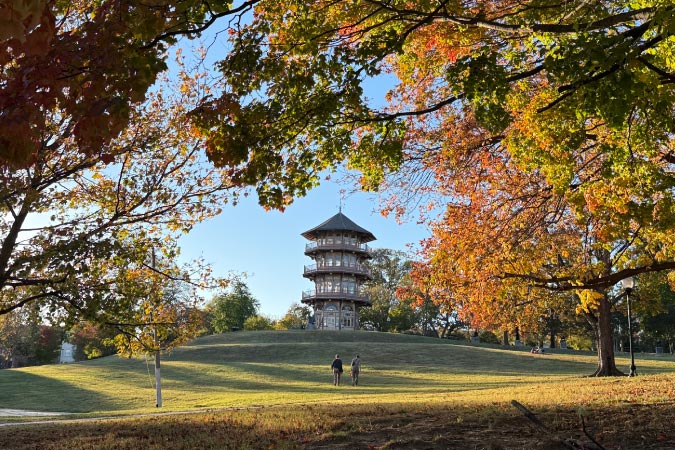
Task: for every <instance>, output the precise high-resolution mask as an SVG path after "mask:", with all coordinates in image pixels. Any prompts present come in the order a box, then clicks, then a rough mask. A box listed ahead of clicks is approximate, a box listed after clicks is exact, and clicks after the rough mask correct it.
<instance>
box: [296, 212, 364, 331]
mask: <svg viewBox="0 0 675 450" xmlns="http://www.w3.org/2000/svg"><path fill="white" fill-rule="evenodd" d="M302 236H303V237H304V238H306V239H308V240H310V241H311V242H309V243H308V244H307V245H306V246H305V255H307V256H309V257H310V258H312V260H313V261H314V264H311V265H309V266H305V270H304V274H303V276H304V277H305V278H307V279H309V280H310V281H312V282H313V283H314V289H313V290H311V291H306V292H303V293H302V303H305V304H307V305H310V306H311V307H312V309H313V310H314V317H313V319H314V320H313V322H312V319H310V323H309V328H317V329H320V330H342V329H348V330H358V329H359V309H361V308H362V307H364V306H370V298H369V297H368V296H367V295H366V294H364V292H363V286H364V284H365V282H366V281H368V280H371V279H372V276H371V275H370V270H369V269H368V268H367V267H366V266H365V264H364V263H365V261H366V260H368V259H369V258H371V253H370V248H369V247H368V245H367V243H368V242H370V241H374V240H375V236H374V235H373V233H371V232H370V231H368V230H366V229H364V228H361V227H360V226H358V225H357V224H355V223H354V222H353V221H352V220H351V219H349V218H348V217H347V216H345V215H344V214H342V211H340V212H339V213H337V214H336V215H334V216H333V217H331V218H330V219H328V220H326V221H325V222H323V223H322V224H321V225H318V226H316V227H314V228H312V229H311V230H307V231H305V232H304V233H302Z"/></svg>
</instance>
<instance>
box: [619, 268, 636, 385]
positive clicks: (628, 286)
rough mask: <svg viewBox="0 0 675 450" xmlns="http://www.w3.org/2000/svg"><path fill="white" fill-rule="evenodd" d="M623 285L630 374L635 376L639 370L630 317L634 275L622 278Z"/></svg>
mask: <svg viewBox="0 0 675 450" xmlns="http://www.w3.org/2000/svg"><path fill="white" fill-rule="evenodd" d="M621 285H622V286H623V290H624V291H625V292H626V305H627V306H628V350H629V351H630V373H629V374H628V376H629V377H634V376H636V375H637V370H636V368H635V356H634V355H633V324H632V321H631V318H630V293H631V292H632V291H633V287H634V286H635V280H634V279H633V277H628V278H624V279H623V280H621Z"/></svg>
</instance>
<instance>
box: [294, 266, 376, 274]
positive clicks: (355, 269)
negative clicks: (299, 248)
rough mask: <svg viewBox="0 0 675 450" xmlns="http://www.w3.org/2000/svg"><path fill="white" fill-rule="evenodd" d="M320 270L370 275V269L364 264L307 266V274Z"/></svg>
mask: <svg viewBox="0 0 675 450" xmlns="http://www.w3.org/2000/svg"><path fill="white" fill-rule="evenodd" d="M319 272H339V273H353V274H357V275H365V276H368V277H370V276H371V272H370V269H369V268H368V267H366V266H364V265H363V264H340V265H337V264H312V265H309V266H305V272H304V273H305V275H307V274H312V273H319Z"/></svg>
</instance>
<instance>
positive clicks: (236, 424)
mask: <svg viewBox="0 0 675 450" xmlns="http://www.w3.org/2000/svg"><path fill="white" fill-rule="evenodd" d="M336 353H339V354H340V355H342V357H343V360H344V361H345V362H348V361H349V360H350V359H351V358H352V357H353V355H354V354H356V353H359V354H361V357H362V360H363V363H362V364H363V365H362V374H361V385H359V386H351V385H350V384H349V377H348V376H347V374H346V373H345V375H344V378H343V386H340V387H336V386H333V385H332V373H331V370H330V363H331V361H332V358H333V356H334V355H335V354H336ZM636 363H637V366H638V372H639V374H640V376H639V377H636V378H628V377H621V378H587V377H586V375H588V374H590V373H592V372H593V370H594V369H595V366H596V356H595V355H594V354H592V353H588V352H574V351H553V352H551V353H549V354H545V355H533V354H530V353H529V352H528V349H525V348H514V347H510V348H502V347H500V346H488V345H480V346H476V345H470V344H467V343H461V342H452V341H442V340H438V339H431V338H421V337H416V336H404V335H393V334H385V333H366V332H334V333H331V332H328V333H326V332H257V333H256V332H250V333H247V332H241V333H231V334H226V335H217V336H208V337H205V338H201V339H199V340H196V341H195V342H193V343H192V344H191V345H189V346H186V347H183V348H181V349H178V350H175V351H174V352H173V353H171V354H169V355H162V387H163V400H164V407H163V408H162V409H161V410H158V409H157V408H155V407H154V405H155V387H154V378H155V377H154V371H153V370H154V369H153V362H152V361H150V360H145V359H143V358H137V359H121V358H117V357H110V358H102V359H99V360H95V361H89V362H85V363H78V364H68V365H54V366H42V367H32V368H25V369H12V370H2V371H0V389H1V391H2V400H1V404H0V408H12V409H27V410H37V411H63V412H69V413H74V414H73V415H70V416H68V417H69V418H73V419H80V418H91V419H93V421H89V422H69V423H67V424H64V423H62V422H59V423H54V424H49V423H42V424H40V425H25V426H24V427H17V426H16V425H13V426H11V427H0V442H3V443H7V442H10V443H11V444H12V445H11V446H9V447H7V448H16V449H35V448H40V449H43V448H44V449H52V450H66V449H68V450H84V449H115V450H120V449H139V448H143V449H160V448H181V449H193V448H200V449H224V448H232V449H246V448H251V449H257V448H282V449H283V448H297V447H302V446H304V445H305V444H307V445H308V446H310V447H312V448H361V447H364V446H365V447H369V446H371V441H372V442H374V443H377V444H378V445H377V446H376V447H377V448H381V449H385V448H410V449H416V448H418V447H420V446H423V447H425V448H428V445H427V444H426V442H427V441H429V440H431V441H433V442H435V444H434V445H436V447H434V448H484V447H481V446H477V444H476V442H482V441H481V439H483V440H484V439H486V438H485V436H488V435H490V436H494V437H495V438H498V439H506V440H507V441H508V440H513V439H516V437H515V436H520V435H522V433H523V431H524V428H523V426H524V423H523V419H522V417H518V413H517V412H514V408H512V407H511V406H510V402H511V400H514V399H515V400H518V401H519V402H521V403H523V404H526V405H528V407H530V408H532V409H534V410H537V411H538V412H539V414H541V415H542V416H544V417H546V418H547V420H549V424H550V425H552V426H553V427H555V428H559V429H578V423H577V421H578V417H577V416H578V413H579V411H588V414H589V416H591V417H592V418H593V420H594V421H595V422H594V423H595V424H596V425H597V427H601V428H598V429H601V432H598V433H599V435H600V437H602V438H604V439H607V440H608V442H612V440H615V441H621V442H623V440H625V439H627V438H626V436H629V437H630V436H632V435H630V434H629V435H626V434H625V433H627V431H626V426H627V425H631V426H638V427H641V429H643V430H647V431H643V432H642V433H643V434H644V435H645V436H647V435H648V436H649V437H644V439H651V440H657V441H656V442H658V443H659V445H660V443H661V440H663V439H669V437H668V434H667V432H663V433H662V432H661V431H659V430H661V429H670V425H671V424H672V420H673V417H672V416H673V414H672V411H673V408H672V405H673V403H674V402H675V359H674V358H673V357H671V356H665V355H661V356H658V357H656V356H654V355H642V354H638V355H637V358H636ZM617 365H618V366H619V367H622V368H627V367H628V365H629V360H628V358H626V357H624V356H622V357H620V358H618V359H617ZM640 408H643V409H640ZM158 412H161V413H171V412H181V414H178V415H159V416H157V415H154V414H155V413H158ZM142 414H146V415H144V416H143V415H142ZM128 415H130V416H132V417H129V418H125V417H124V416H128ZM110 416H119V419H115V420H112V421H111V420H105V421H101V420H97V419H96V418H99V417H110ZM36 420H42V421H44V420H47V419H45V418H39V419H35V418H0V424H1V423H2V422H4V423H16V422H19V421H36ZM478 428H480V429H481V430H482V431H481V433H475V432H474V431H473V430H475V429H478ZM392 430H395V431H392ZM509 433H510V434H509ZM649 433H651V434H649ZM355 436H360V437H359V438H358V439H360V441H359V445H360V447H359V445H353V441H354V439H357V438H356V437H355ZM534 437H535V438H536V436H534ZM457 439H460V440H461V439H467V441H466V442H464V444H456V443H455V441H456V440H457ZM523 439H525V438H523ZM674 439H675V437H674ZM422 441H424V445H422V444H421V443H422ZM451 443H452V444H451ZM455 444H456V445H455ZM530 444H531V442H529V443H528V442H525V441H523V444H522V445H521V446H520V447H516V448H532V447H531V445H530ZM452 445H455V446H454V447H453V446H452ZM481 445H482V444H481ZM519 445H520V444H519ZM674 445H675V441H674ZM506 448H512V447H506ZM609 448H611V447H609ZM622 448H623V447H622ZM625 448H632V447H630V446H628V447H625ZM649 448H652V447H649ZM654 448H662V447H658V446H657V447H654ZM663 448H667V447H663Z"/></svg>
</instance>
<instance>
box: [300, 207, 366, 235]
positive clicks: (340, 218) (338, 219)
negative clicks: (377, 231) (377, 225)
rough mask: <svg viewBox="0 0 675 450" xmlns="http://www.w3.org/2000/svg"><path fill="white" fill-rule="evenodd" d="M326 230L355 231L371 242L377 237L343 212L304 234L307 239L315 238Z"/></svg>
mask: <svg viewBox="0 0 675 450" xmlns="http://www.w3.org/2000/svg"><path fill="white" fill-rule="evenodd" d="M325 231H353V232H355V233H358V234H360V235H361V240H362V242H370V241H374V240H375V239H376V238H375V236H374V235H373V233H371V232H370V231H368V230H366V229H365V228H362V227H360V226H358V225H357V224H355V223H354V221H352V220H351V219H350V218H349V217H347V216H345V215H344V214H342V212H339V213H337V214H335V215H334V216H333V217H331V218H330V219H328V220H326V221H325V222H323V223H322V224H321V225H318V226H316V227H314V228H312V229H311V230H307V231H305V232H304V233H302V236H303V237H305V238H306V239H309V240H314V239H316V238H317V237H318V235H319V234H323V232H325Z"/></svg>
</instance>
